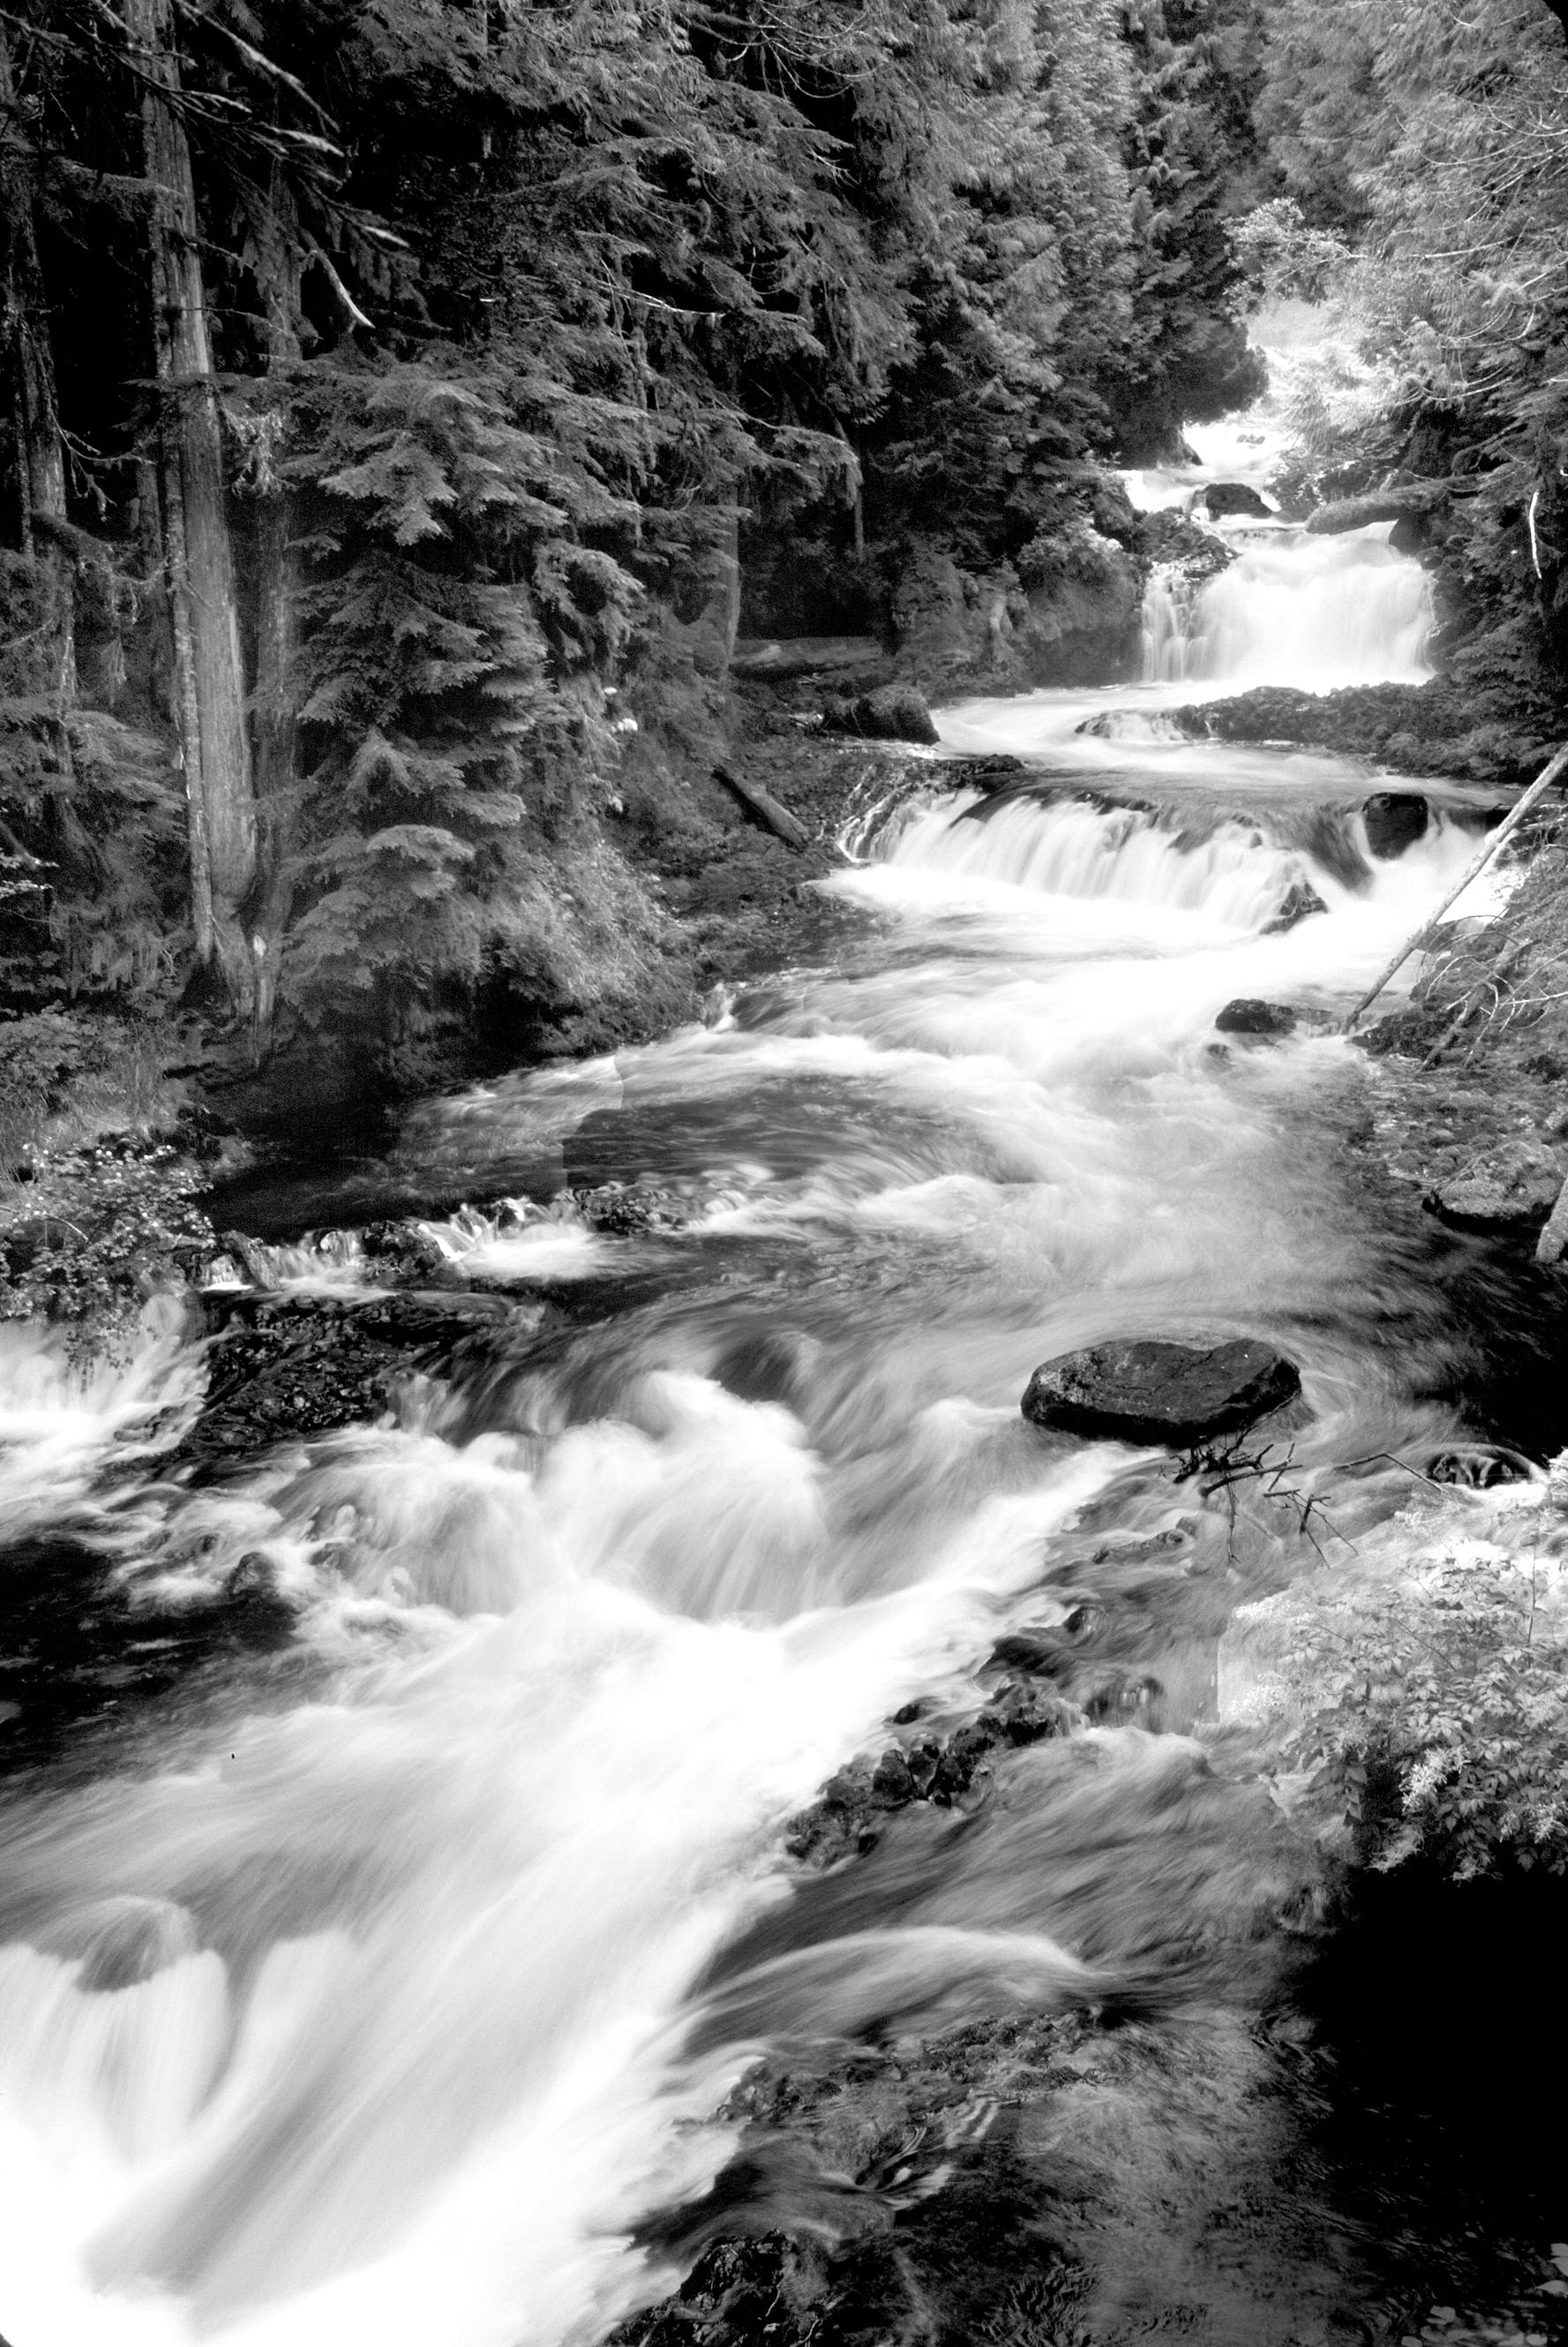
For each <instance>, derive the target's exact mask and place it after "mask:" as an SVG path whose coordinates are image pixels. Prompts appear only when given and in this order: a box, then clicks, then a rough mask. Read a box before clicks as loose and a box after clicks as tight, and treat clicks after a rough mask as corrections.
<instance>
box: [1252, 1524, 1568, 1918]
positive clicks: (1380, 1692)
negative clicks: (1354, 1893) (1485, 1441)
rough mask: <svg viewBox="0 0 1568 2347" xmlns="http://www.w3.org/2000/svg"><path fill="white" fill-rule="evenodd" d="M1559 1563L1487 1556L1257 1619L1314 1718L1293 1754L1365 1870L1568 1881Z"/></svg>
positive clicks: (1567, 1717) (1340, 1587)
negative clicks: (1409, 1864)
mask: <svg viewBox="0 0 1568 2347" xmlns="http://www.w3.org/2000/svg"><path fill="white" fill-rule="evenodd" d="M1559 1584H1560V1567H1559V1565H1558V1564H1557V1563H1556V1561H1555V1560H1554V1559H1553V1558H1551V1557H1549V1556H1535V1555H1529V1554H1527V1555H1524V1556H1522V1557H1509V1556H1503V1555H1498V1554H1482V1553H1477V1552H1476V1551H1475V1550H1474V1549H1471V1550H1468V1551H1467V1550H1463V1549H1461V1550H1457V1551H1455V1552H1453V1553H1448V1554H1445V1555H1442V1556H1441V1557H1440V1558H1439V1559H1438V1560H1437V1561H1436V1562H1435V1563H1432V1564H1431V1565H1430V1566H1429V1567H1428V1568H1427V1569H1426V1570H1424V1571H1423V1572H1422V1573H1420V1576H1419V1577H1418V1578H1416V1579H1413V1580H1412V1579H1410V1578H1401V1579H1400V1580H1398V1581H1394V1582H1390V1583H1386V1584H1384V1585H1381V1586H1371V1587H1369V1586H1368V1584H1367V1583H1366V1582H1365V1581H1355V1582H1346V1583H1341V1582H1340V1581H1339V1579H1338V1578H1337V1577H1336V1579H1335V1580H1334V1581H1332V1582H1329V1583H1325V1582H1323V1581H1319V1582H1318V1583H1315V1584H1314V1585H1312V1586H1309V1587H1308V1588H1306V1589H1302V1590H1293V1591H1291V1592H1289V1593H1288V1594H1287V1595H1286V1596H1285V1597H1283V1598H1277V1599H1273V1600H1269V1601H1267V1604H1266V1606H1265V1607H1263V1608H1258V1609H1257V1612H1258V1613H1259V1614H1262V1613H1267V1614H1268V1617H1269V1619H1268V1628H1269V1631H1270V1634H1271V1635H1272V1636H1273V1637H1274V1638H1276V1639H1277V1640H1278V1641H1279V1643H1280V1645H1281V1646H1282V1647H1283V1649H1284V1650H1285V1651H1286V1653H1287V1654H1288V1664H1287V1670H1288V1678H1289V1680H1290V1682H1291V1684H1292V1685H1293V1686H1295V1687H1296V1688H1297V1689H1298V1690H1299V1691H1300V1693H1301V1696H1302V1700H1303V1703H1304V1706H1305V1716H1304V1717H1303V1719H1302V1721H1301V1724H1300V1725H1299V1726H1298V1728H1297V1729H1296V1730H1295V1731H1294V1733H1293V1734H1292V1736H1291V1737H1289V1738H1288V1741H1287V1744H1286V1747H1285V1749H1284V1752H1283V1754H1282V1756H1281V1758H1282V1760H1283V1762H1284V1765H1285V1767H1286V1768H1292V1767H1293V1768H1295V1769H1297V1770H1298V1771H1300V1772H1301V1773H1302V1774H1303V1775H1304V1776H1306V1777H1308V1778H1310V1780H1311V1783H1312V1788H1313V1791H1314V1793H1315V1795H1316V1796H1317V1799H1318V1800H1319V1803H1320V1804H1321V1805H1322V1806H1323V1807H1325V1808H1326V1809H1328V1810H1329V1813H1330V1815H1331V1816H1333V1817H1336V1818H1337V1819H1339V1820H1342V1824H1343V1828H1344V1829H1345V1831H1346V1832H1347V1833H1348V1835H1349V1844H1350V1848H1351V1850H1352V1851H1353V1853H1354V1856H1355V1858H1356V1860H1357V1861H1358V1862H1359V1863H1360V1864H1363V1865H1369V1866H1372V1867H1374V1868H1377V1869H1379V1870H1387V1869H1389V1868H1390V1867H1393V1866H1396V1865H1398V1864H1400V1862H1401V1861H1402V1860H1406V1859H1410V1858H1415V1857H1418V1856H1419V1857H1421V1858H1423V1859H1426V1860H1430V1861H1431V1862H1433V1863H1435V1864H1436V1865H1437V1866H1439V1867H1440V1869H1441V1870H1442V1871H1443V1872H1444V1873H1446V1874H1448V1875H1449V1876H1451V1878H1453V1879H1454V1880H1457V1881H1466V1880H1468V1879H1470V1878H1471V1877H1473V1876H1477V1875H1485V1874H1494V1873H1497V1872H1500V1871H1502V1870H1504V1869H1505V1868H1509V1867H1519V1868H1521V1869H1523V1870H1530V1869H1532V1868H1536V1867H1541V1868H1544V1869H1545V1870H1547V1871H1549V1872H1551V1873H1553V1874H1562V1873H1564V1872H1568V1676H1565V1673H1564V1664H1565V1662H1568V1621H1565V1619H1564V1615H1563V1604H1562V1597H1561V1592H1560V1585H1559Z"/></svg>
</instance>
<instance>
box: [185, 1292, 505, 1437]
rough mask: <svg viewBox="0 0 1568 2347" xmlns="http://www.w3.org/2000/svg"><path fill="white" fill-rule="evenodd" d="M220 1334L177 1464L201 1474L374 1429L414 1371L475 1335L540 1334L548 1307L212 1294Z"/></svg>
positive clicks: (427, 1370) (443, 1298) (209, 1304)
mask: <svg viewBox="0 0 1568 2347" xmlns="http://www.w3.org/2000/svg"><path fill="white" fill-rule="evenodd" d="M204 1305H205V1308H206V1310H207V1313H208V1316H209V1325H212V1326H215V1327H216V1328H217V1330H218V1332H219V1333H218V1334H217V1335H216V1337H215V1340H214V1342H213V1345H212V1347H211V1349H210V1352H209V1382H208V1390H207V1397H206V1399H205V1401H204V1402H203V1405H202V1409H201V1414H200V1416H199V1419H197V1422H196V1424H195V1426H194V1427H193V1428H192V1430H191V1431H190V1433H189V1434H188V1436H187V1437H186V1439H185V1440H184V1441H183V1442H182V1443H181V1444H180V1446H179V1448H178V1450H177V1451H176V1452H174V1453H173V1454H172V1455H171V1457H170V1458H169V1460H168V1462H167V1471H168V1472H169V1473H170V1474H179V1473H190V1472H193V1473H194V1475H195V1478H196V1480H197V1481H202V1480H203V1479H204V1478H205V1477H207V1476H208V1475H210V1474H213V1473H219V1472H221V1471H223V1470H225V1469H226V1468H229V1467H230V1466H234V1465H238V1464H239V1463H240V1462H241V1461H244V1460H249V1459H251V1458H253V1457H254V1456H255V1454H256V1453H257V1451H258V1450H262V1449H264V1448H265V1447H266V1446H267V1445H269V1444H270V1443H275V1442H281V1441H285V1440H290V1439H296V1440H297V1439H300V1438H310V1437H313V1436H315V1435H319V1434H325V1433H328V1432H330V1431H331V1430H332V1429H333V1428H336V1427H341V1426H353V1425H364V1424H371V1425H373V1424H374V1423H375V1422H376V1420H377V1419H379V1418H380V1417H381V1416H382V1413H383V1412H384V1411H386V1410H387V1409H389V1408H390V1407H391V1406H392V1402H393V1400H394V1398H395V1396H396V1394H397V1392H398V1390H399V1389H400V1388H401V1387H402V1385H403V1384H404V1383H405V1382H406V1380H407V1378H408V1377H409V1375H410V1374H411V1373H412V1372H418V1373H420V1374H422V1375H424V1376H431V1375H435V1374H439V1372H440V1369H441V1367H442V1365H443V1362H444V1360H445V1358H447V1357H448V1356H449V1355H450V1354H451V1353H452V1352H453V1349H454V1348H455V1347H456V1346H458V1345H460V1344H462V1343H463V1342H465V1341H466V1340H467V1339H469V1338H470V1337H475V1336H478V1335H486V1334H491V1333H494V1332H499V1331H509V1330H514V1329H515V1330H520V1331H525V1330H531V1329H532V1328H534V1327H537V1326H538V1325H539V1324H540V1323H541V1322H542V1321H543V1320H544V1319H545V1317H547V1311H548V1307H545V1306H542V1305H536V1304H528V1303H524V1304H518V1303H516V1302H514V1300H513V1299H511V1298H509V1297H506V1296H474V1295H467V1294H452V1295H439V1294H438V1295H407V1294H396V1295H389V1294H377V1293H375V1292H374V1291H372V1293H370V1294H368V1295H367V1296H365V1297H364V1298H363V1299H362V1300H360V1299H357V1298H356V1299H345V1298H338V1297H319V1296H309V1297H297V1296H289V1297H275V1296H256V1295H254V1294H252V1293H249V1292H244V1293H241V1294H239V1295H235V1294H233V1293H227V1294H219V1295H209V1296H207V1297H206V1298H204Z"/></svg>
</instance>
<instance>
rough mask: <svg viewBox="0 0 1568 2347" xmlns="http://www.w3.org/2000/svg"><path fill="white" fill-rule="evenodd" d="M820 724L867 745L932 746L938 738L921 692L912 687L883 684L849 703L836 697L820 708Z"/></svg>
mask: <svg viewBox="0 0 1568 2347" xmlns="http://www.w3.org/2000/svg"><path fill="white" fill-rule="evenodd" d="M822 723H823V724H824V725H825V726H826V728H827V730H828V732H829V733H853V734H857V735H859V737H860V739H861V740H862V741H867V742H921V743H926V744H927V745H928V746H934V744H935V743H937V742H939V741H940V740H941V738H942V737H941V735H940V734H939V733H938V732H937V730H936V727H935V726H934V725H933V724H932V716H931V711H930V710H929V709H928V708H927V707H926V701H925V695H924V693H922V692H921V691H920V689H919V687H918V686H916V685H912V684H884V685H881V686H879V688H878V689H877V690H876V691H875V692H862V693H860V694H859V695H858V696H856V697H855V698H854V699H852V700H851V699H850V697H849V696H848V695H847V694H840V695H838V696H837V697H836V698H835V699H834V700H832V701H830V702H829V703H828V704H827V706H826V707H825V708H824V710H823V712H822Z"/></svg>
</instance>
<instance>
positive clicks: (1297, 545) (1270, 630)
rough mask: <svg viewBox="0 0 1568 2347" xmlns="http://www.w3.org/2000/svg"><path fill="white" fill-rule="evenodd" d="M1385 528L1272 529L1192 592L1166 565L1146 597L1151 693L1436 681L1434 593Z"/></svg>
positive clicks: (1146, 668)
mask: <svg viewBox="0 0 1568 2347" xmlns="http://www.w3.org/2000/svg"><path fill="white" fill-rule="evenodd" d="M1389 528H1390V525H1389V524H1388V523H1387V522H1374V523H1373V524H1372V525H1371V526H1370V527H1369V528H1366V529H1359V530H1352V531H1349V532H1348V533H1347V534H1346V535H1345V536H1343V537H1340V538H1308V536H1307V534H1306V533H1305V531H1298V530H1286V529H1282V528H1278V526H1277V525H1271V526H1269V527H1268V528H1266V529H1261V530H1257V531H1254V532H1249V533H1248V534H1247V537H1246V538H1244V540H1243V542H1242V545H1241V550H1240V552H1239V553H1238V554H1237V559H1236V560H1235V561H1234V562H1233V563H1232V564H1231V565H1230V567H1229V569H1226V570H1222V571H1221V572H1220V573H1219V574H1218V576H1217V577H1216V578H1213V579H1205V580H1204V581H1203V583H1202V584H1201V586H1199V587H1197V588H1196V589H1194V588H1193V587H1192V585H1191V583H1190V582H1189V581H1188V580H1186V579H1185V578H1184V577H1183V576H1182V574H1181V573H1180V572H1179V571H1178V570H1176V569H1174V568H1173V567H1168V566H1162V568H1161V569H1158V570H1156V572H1155V574H1154V576H1153V577H1152V578H1151V579H1150V580H1149V585H1148V590H1147V593H1146V595H1145V599H1144V638H1143V649H1144V658H1143V673H1144V677H1145V682H1149V683H1186V682H1208V683H1216V684H1288V685H1298V686H1300V687H1302V688H1303V689H1304V690H1305V691H1307V692H1327V691H1330V690H1332V689H1333V687H1335V686H1336V685H1345V684H1384V683H1415V682H1419V681H1420V679H1421V678H1422V677H1424V676H1427V675H1429V674H1430V673H1431V671H1430V669H1429V667H1428V665H1427V661H1426V649H1427V644H1428V641H1429V639H1430V637H1431V629H1432V600H1431V582H1430V581H1429V579H1428V578H1427V576H1426V573H1425V572H1424V571H1423V570H1422V569H1421V567H1420V563H1418V562H1415V561H1412V560H1411V559H1410V557H1409V556H1408V555H1401V554H1397V553H1396V552H1395V551H1394V549H1393V548H1392V547H1391V546H1390V544H1389V542H1388V539H1389Z"/></svg>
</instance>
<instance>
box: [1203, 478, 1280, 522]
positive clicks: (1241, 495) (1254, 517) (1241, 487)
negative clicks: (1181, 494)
mask: <svg viewBox="0 0 1568 2347" xmlns="http://www.w3.org/2000/svg"><path fill="white" fill-rule="evenodd" d="M1193 503H1194V505H1195V506H1202V507H1204V508H1205V509H1206V510H1207V512H1208V513H1209V514H1210V515H1211V516H1212V517H1213V518H1214V519H1215V520H1216V521H1217V520H1218V519H1219V518H1220V516H1221V515H1222V514H1242V515H1245V516H1246V518H1247V519H1248V520H1249V521H1270V520H1272V519H1273V516H1274V508H1273V507H1272V506H1271V505H1270V504H1269V503H1268V499H1267V497H1262V496H1260V495H1259V493H1258V491H1257V489H1255V488H1254V487H1252V484H1251V483H1250V482H1249V481H1210V482H1209V483H1208V485H1207V487H1206V488H1202V489H1199V491H1198V493H1197V495H1196V497H1195V498H1194V499H1193Z"/></svg>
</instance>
